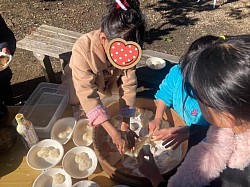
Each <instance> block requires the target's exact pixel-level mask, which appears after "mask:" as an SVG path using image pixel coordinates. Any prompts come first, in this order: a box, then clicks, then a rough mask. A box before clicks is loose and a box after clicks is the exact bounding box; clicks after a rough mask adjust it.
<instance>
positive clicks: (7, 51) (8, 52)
mask: <svg viewBox="0 0 250 187" xmlns="http://www.w3.org/2000/svg"><path fill="white" fill-rule="evenodd" d="M2 52H4V53H6V54H10V50H9V49H8V48H6V47H4V48H3V49H2Z"/></svg>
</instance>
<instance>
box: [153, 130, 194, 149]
mask: <svg viewBox="0 0 250 187" xmlns="http://www.w3.org/2000/svg"><path fill="white" fill-rule="evenodd" d="M189 129H190V127H189V126H183V127H170V128H167V129H160V130H159V131H155V132H154V133H153V140H154V141H156V140H163V141H164V142H163V145H164V146H165V148H168V147H170V146H172V145H174V146H173V147H172V149H176V148H177V147H178V146H179V145H180V144H181V143H182V142H183V141H185V140H187V139H188V136H189Z"/></svg>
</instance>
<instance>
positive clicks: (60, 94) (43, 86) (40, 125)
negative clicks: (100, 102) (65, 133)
mask: <svg viewBox="0 0 250 187" xmlns="http://www.w3.org/2000/svg"><path fill="white" fill-rule="evenodd" d="M68 101H69V91H68V89H67V87H65V86H63V85H61V84H53V83H45V82H43V83H40V84H39V85H38V86H37V88H36V89H35V90H34V92H33V93H32V94H31V96H30V97H29V98H28V100H27V101H26V103H25V104H24V105H23V107H22V108H21V109H20V111H19V113H22V114H24V116H25V118H27V119H28V120H30V121H31V122H32V123H33V126H34V129H35V131H36V133H37V135H38V137H39V138H50V130H51V128H52V126H53V124H54V123H55V122H56V120H57V119H59V118H60V117H61V116H62V114H63V112H64V110H65V107H66V106H67V104H68ZM13 124H14V125H15V126H16V125H17V122H16V120H15V119H14V120H13Z"/></svg>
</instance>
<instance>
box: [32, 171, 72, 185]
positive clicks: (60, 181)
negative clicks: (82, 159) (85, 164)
mask: <svg viewBox="0 0 250 187" xmlns="http://www.w3.org/2000/svg"><path fill="white" fill-rule="evenodd" d="M48 186H52V187H53V186H60V187H71V186H72V179H71V177H70V176H69V175H68V174H67V173H66V172H65V171H64V170H63V169H62V168H50V169H48V170H46V171H44V172H42V173H41V174H40V175H39V176H38V177H37V178H36V180H35V181H34V183H33V185H32V187H48Z"/></svg>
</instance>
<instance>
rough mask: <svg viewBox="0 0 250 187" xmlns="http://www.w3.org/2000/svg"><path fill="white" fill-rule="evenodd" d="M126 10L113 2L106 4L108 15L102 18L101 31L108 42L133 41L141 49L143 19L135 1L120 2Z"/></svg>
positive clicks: (143, 29) (125, 0)
mask: <svg viewBox="0 0 250 187" xmlns="http://www.w3.org/2000/svg"><path fill="white" fill-rule="evenodd" d="M121 2H122V3H123V4H125V5H127V6H126V8H127V10H123V9H122V8H120V7H117V3H116V2H115V0H112V1H111V2H110V3H109V4H108V13H107V14H106V15H105V16H104V17H103V18H102V21H101V31H102V32H104V34H105V35H106V37H107V39H108V40H112V39H114V38H122V39H124V40H126V41H134V42H136V43H138V44H139V45H140V46H141V47H142V46H143V42H144V33H145V27H146V26H145V17H144V15H143V14H142V12H141V10H140V7H139V6H140V4H139V1H137V0H121Z"/></svg>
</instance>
